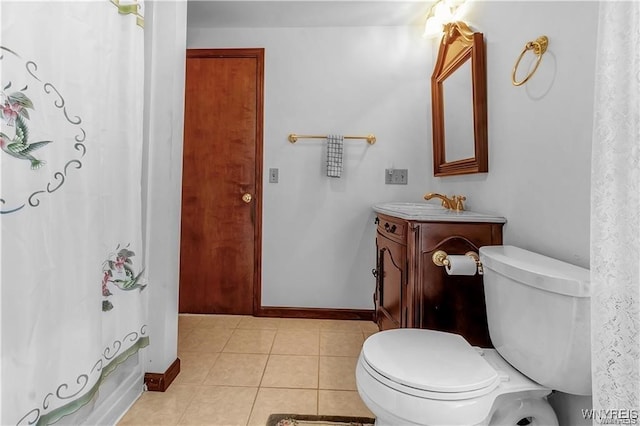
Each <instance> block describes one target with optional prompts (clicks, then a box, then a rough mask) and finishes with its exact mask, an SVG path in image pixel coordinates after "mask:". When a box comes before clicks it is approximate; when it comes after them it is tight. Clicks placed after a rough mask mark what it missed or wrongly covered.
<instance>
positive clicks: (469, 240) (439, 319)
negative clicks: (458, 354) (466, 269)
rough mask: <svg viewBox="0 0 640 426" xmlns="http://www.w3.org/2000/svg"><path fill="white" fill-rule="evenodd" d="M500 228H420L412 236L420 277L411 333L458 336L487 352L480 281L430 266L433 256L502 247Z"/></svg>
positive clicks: (461, 225)
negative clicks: (416, 330)
mask: <svg viewBox="0 0 640 426" xmlns="http://www.w3.org/2000/svg"><path fill="white" fill-rule="evenodd" d="M501 228H502V225H501V224H493V223H422V224H421V225H420V226H419V229H418V233H417V235H416V240H415V241H416V243H417V244H416V246H415V250H414V251H413V253H414V254H416V259H414V260H415V262H417V263H418V273H419V275H418V276H417V283H416V292H415V297H416V298H417V300H415V302H417V303H419V305H420V308H419V309H417V310H416V312H415V317H414V324H413V325H414V327H420V328H429V329H435V330H442V331H449V332H452V333H457V334H461V335H462V336H463V337H465V339H467V341H469V343H471V344H472V345H476V346H481V347H491V346H492V345H491V340H490V338H489V331H488V328H487V316H486V307H485V299H484V286H483V282H482V275H478V274H476V275H473V276H462V275H448V274H447V272H446V271H445V269H444V268H443V267H440V266H437V265H435V264H434V263H433V260H432V256H433V253H434V252H435V251H437V250H444V251H445V252H446V253H448V254H464V253H466V252H468V251H474V252H476V253H477V252H478V248H479V247H482V246H487V245H496V244H502V232H501Z"/></svg>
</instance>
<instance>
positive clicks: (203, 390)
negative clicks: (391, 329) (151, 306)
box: [119, 315, 377, 426]
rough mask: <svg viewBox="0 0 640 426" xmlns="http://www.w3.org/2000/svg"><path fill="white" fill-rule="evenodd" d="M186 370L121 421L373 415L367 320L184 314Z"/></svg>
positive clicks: (241, 421) (181, 349)
mask: <svg viewBox="0 0 640 426" xmlns="http://www.w3.org/2000/svg"><path fill="white" fill-rule="evenodd" d="M178 324H179V325H178V357H179V358H180V361H181V372H180V374H179V375H178V377H177V378H176V380H175V381H174V382H173V384H172V385H171V386H170V387H169V389H168V390H167V391H166V392H164V393H163V392H145V393H144V394H143V395H142V396H141V397H140V399H139V400H138V401H136V403H135V404H134V405H133V407H132V408H131V409H130V410H129V411H128V412H127V414H126V415H125V416H124V417H123V418H122V420H121V421H120V423H119V425H133V424H137V425H140V424H148V425H226V426H233V425H261V426H263V425H265V423H266V421H267V417H269V414H272V413H283V412H290V413H297V414H326V415H350V416H369V417H373V414H372V413H371V412H370V411H369V410H368V409H367V407H365V405H364V404H363V403H362V400H361V399H360V397H359V395H358V392H357V391H356V383H355V365H356V360H357V357H358V354H359V353H360V348H361V347H362V343H363V342H364V339H365V338H366V337H368V336H369V335H371V334H373V333H375V332H376V331H377V326H376V325H375V323H373V322H369V321H338V320H314V319H293V318H257V317H250V316H235V315H180V318H179V323H178Z"/></svg>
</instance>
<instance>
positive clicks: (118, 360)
mask: <svg viewBox="0 0 640 426" xmlns="http://www.w3.org/2000/svg"><path fill="white" fill-rule="evenodd" d="M147 346H149V336H145V337H141V338H140V339H138V341H137V342H136V343H134V344H133V345H132V346H131V347H130V348H129V349H127V350H126V351H124V352H123V353H121V354H120V355H118V356H117V357H115V358H114V359H113V360H112V361H111V362H110V363H109V364H107V365H106V366H105V367H104V368H103V369H102V371H101V373H100V378H98V380H97V381H96V383H95V384H94V385H93V386H92V387H91V389H90V390H89V392H87V393H85V394H84V395H82V396H81V397H80V398H78V399H76V400H74V401H71V402H70V403H68V404H65V405H63V406H62V407H58V408H56V409H55V410H53V411H51V412H50V413H47V414H45V415H43V416H41V417H40V418H39V419H38V422H37V423H36V426H43V425H50V424H53V423H55V422H57V421H58V420H60V419H61V418H63V417H64V416H68V415H69V414H73V413H75V412H76V411H78V410H79V409H80V408H82V407H84V406H85V405H87V404H88V403H89V402H90V401H91V400H92V399H93V397H94V396H95V394H96V393H97V392H98V389H99V388H100V385H101V384H102V382H104V380H105V379H106V378H107V376H109V374H111V373H112V372H113V371H114V370H115V369H116V368H118V366H119V365H120V364H122V363H123V362H125V361H126V360H127V359H129V357H130V356H132V355H135V354H136V353H137V352H138V351H139V350H140V349H142V348H144V347H147Z"/></svg>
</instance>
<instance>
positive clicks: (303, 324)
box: [279, 318, 324, 330]
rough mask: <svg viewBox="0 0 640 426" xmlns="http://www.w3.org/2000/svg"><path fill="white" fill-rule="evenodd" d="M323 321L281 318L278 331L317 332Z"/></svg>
mask: <svg viewBox="0 0 640 426" xmlns="http://www.w3.org/2000/svg"><path fill="white" fill-rule="evenodd" d="M323 322H324V320H320V319H311V318H309V319H307V318H281V319H280V327H279V328H280V329H281V330H282V329H304V330H319V329H320V326H321V325H322V323H323Z"/></svg>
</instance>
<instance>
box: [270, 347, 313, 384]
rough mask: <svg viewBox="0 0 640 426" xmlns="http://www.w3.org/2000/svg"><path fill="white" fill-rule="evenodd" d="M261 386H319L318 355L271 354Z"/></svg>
mask: <svg viewBox="0 0 640 426" xmlns="http://www.w3.org/2000/svg"><path fill="white" fill-rule="evenodd" d="M260 386H263V387H268V388H303V389H305V388H306V389H317V388H318V357H317V356H308V355H270V356H269V361H267V367H266V369H265V371H264V377H262V382H260Z"/></svg>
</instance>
